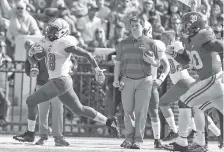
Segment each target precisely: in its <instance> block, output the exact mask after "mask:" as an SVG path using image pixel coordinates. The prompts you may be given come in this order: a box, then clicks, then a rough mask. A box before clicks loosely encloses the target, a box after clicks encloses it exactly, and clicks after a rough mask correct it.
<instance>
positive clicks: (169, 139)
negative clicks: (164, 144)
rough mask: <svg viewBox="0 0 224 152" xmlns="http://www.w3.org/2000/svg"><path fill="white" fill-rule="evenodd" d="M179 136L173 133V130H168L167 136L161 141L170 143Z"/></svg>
mask: <svg viewBox="0 0 224 152" xmlns="http://www.w3.org/2000/svg"><path fill="white" fill-rule="evenodd" d="M178 136H179V134H178V133H175V132H173V130H170V132H169V134H168V135H167V136H166V137H165V138H164V139H163V141H171V140H173V139H175V138H177V137H178Z"/></svg>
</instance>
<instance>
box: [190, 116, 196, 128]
mask: <svg viewBox="0 0 224 152" xmlns="http://www.w3.org/2000/svg"><path fill="white" fill-rule="evenodd" d="M190 126H191V129H192V130H194V131H196V125H195V122H194V117H191V125H190Z"/></svg>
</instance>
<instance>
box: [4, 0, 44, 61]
mask: <svg viewBox="0 0 224 152" xmlns="http://www.w3.org/2000/svg"><path fill="white" fill-rule="evenodd" d="M14 11H15V12H14ZM40 34H41V33H40V30H39V27H38V25H37V22H36V20H35V19H34V18H33V17H32V16H31V15H30V14H29V13H28V12H27V11H26V3H25V2H24V1H22V0H19V1H17V2H16V3H15V8H13V15H12V18H11V19H10V25H9V28H8V30H7V34H6V36H7V39H8V40H9V41H10V44H11V47H12V48H11V49H12V52H10V53H9V52H8V55H9V56H10V57H11V58H14V57H13V55H14V49H15V48H14V47H15V40H16V37H17V36H19V35H40Z"/></svg>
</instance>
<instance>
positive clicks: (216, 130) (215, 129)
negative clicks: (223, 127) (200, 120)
mask: <svg viewBox="0 0 224 152" xmlns="http://www.w3.org/2000/svg"><path fill="white" fill-rule="evenodd" d="M207 118H208V122H209V125H208V129H209V130H211V132H212V133H213V134H215V135H216V136H217V137H218V136H220V135H221V131H220V129H219V128H218V127H217V126H216V125H215V123H214V122H213V121H212V119H211V118H210V117H209V116H207Z"/></svg>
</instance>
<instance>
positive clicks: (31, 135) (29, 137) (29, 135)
mask: <svg viewBox="0 0 224 152" xmlns="http://www.w3.org/2000/svg"><path fill="white" fill-rule="evenodd" d="M13 139H15V140H18V141H21V142H33V141H34V139H35V132H31V131H28V130H27V131H26V132H25V133H24V134H21V135H16V136H13Z"/></svg>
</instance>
